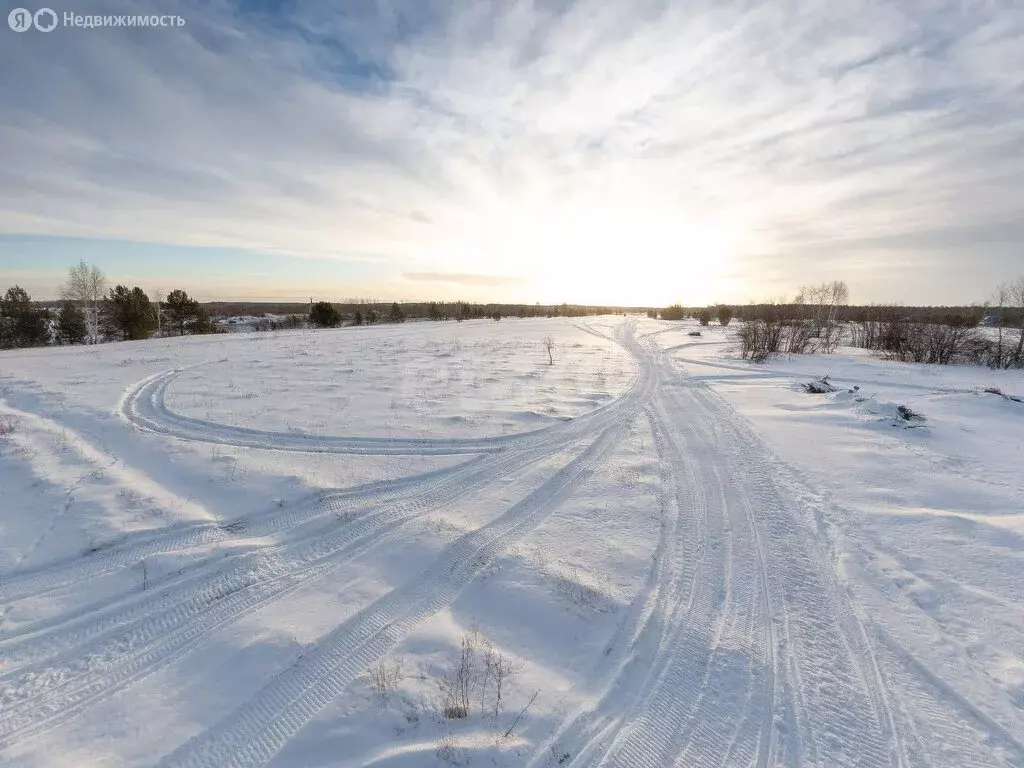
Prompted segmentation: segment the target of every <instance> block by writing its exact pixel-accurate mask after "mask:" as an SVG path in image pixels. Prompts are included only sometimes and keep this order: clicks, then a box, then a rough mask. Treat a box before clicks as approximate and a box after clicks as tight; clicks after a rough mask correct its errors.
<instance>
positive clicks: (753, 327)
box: [739, 319, 782, 363]
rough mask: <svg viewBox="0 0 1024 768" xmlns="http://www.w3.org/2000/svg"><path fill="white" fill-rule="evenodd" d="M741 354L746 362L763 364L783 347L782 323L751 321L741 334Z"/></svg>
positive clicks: (760, 320)
mask: <svg viewBox="0 0 1024 768" xmlns="http://www.w3.org/2000/svg"><path fill="white" fill-rule="evenodd" d="M739 339H740V354H741V356H742V357H743V359H744V360H750V361H751V362H754V363H763V362H765V361H766V360H768V359H769V358H770V357H772V356H773V355H777V354H778V353H779V349H780V348H781V347H782V323H781V322H779V321H777V320H763V319H758V320H751V321H748V322H746V323H744V324H743V327H742V328H740V332H739Z"/></svg>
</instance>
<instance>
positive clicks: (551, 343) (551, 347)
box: [544, 335, 555, 365]
mask: <svg viewBox="0 0 1024 768" xmlns="http://www.w3.org/2000/svg"><path fill="white" fill-rule="evenodd" d="M544 351H546V352H547V353H548V365H554V364H555V356H554V351H555V340H554V338H552V337H551V336H550V335H549V336H545V337H544Z"/></svg>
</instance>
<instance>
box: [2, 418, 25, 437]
mask: <svg viewBox="0 0 1024 768" xmlns="http://www.w3.org/2000/svg"><path fill="white" fill-rule="evenodd" d="M20 427H21V421H20V420H19V419H18V417H17V416H0V437H10V436H11V435H13V434H14V433H15V432H17V431H18V429H19V428H20Z"/></svg>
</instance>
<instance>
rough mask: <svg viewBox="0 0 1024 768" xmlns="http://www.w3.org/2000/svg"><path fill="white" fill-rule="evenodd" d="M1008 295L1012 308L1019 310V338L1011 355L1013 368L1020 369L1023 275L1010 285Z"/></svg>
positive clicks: (1022, 364) (1023, 360) (1023, 341)
mask: <svg viewBox="0 0 1024 768" xmlns="http://www.w3.org/2000/svg"><path fill="white" fill-rule="evenodd" d="M1008 293H1009V298H1010V301H1011V302H1012V303H1013V305H1014V307H1016V308H1017V309H1018V310H1020V336H1019V337H1017V348H1016V350H1014V353H1013V361H1012V365H1013V367H1014V368H1022V367H1024V275H1021V276H1020V277H1018V278H1017V279H1016V280H1014V281H1013V282H1012V283H1010V285H1009V289H1008ZM1008 367H1009V366H1008Z"/></svg>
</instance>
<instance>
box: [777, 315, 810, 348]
mask: <svg viewBox="0 0 1024 768" xmlns="http://www.w3.org/2000/svg"><path fill="white" fill-rule="evenodd" d="M815 335H816V328H815V326H814V324H813V323H810V322H807V321H802V320H791V321H789V322H787V323H785V324H784V325H783V332H782V340H783V344H782V351H783V352H785V353H786V354H790V355H804V354H807V353H808V352H813V351H814V339H815Z"/></svg>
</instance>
